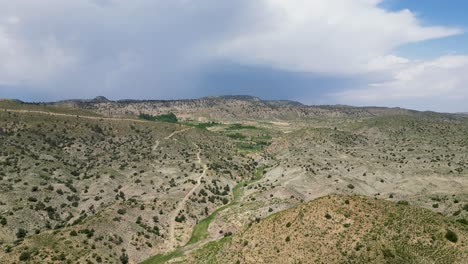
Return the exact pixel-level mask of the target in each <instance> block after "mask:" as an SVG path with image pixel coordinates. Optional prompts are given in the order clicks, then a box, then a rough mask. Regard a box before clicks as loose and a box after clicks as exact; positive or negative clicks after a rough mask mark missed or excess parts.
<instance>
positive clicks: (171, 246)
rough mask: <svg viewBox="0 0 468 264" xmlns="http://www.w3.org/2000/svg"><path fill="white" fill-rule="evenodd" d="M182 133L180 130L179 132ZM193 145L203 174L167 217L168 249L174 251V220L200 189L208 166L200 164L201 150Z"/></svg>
mask: <svg viewBox="0 0 468 264" xmlns="http://www.w3.org/2000/svg"><path fill="white" fill-rule="evenodd" d="M181 131H182V130H181ZM193 145H195V146H196V147H197V148H198V149H199V150H198V152H197V159H198V161H197V162H198V164H200V165H202V167H203V172H202V174H201V175H200V176H199V177H198V179H197V183H196V184H195V185H194V186H193V188H192V189H191V190H190V191H189V192H188V193H187V194H186V195H185V196H184V198H183V199H182V200H181V201H180V202H179V203H178V204H177V207H176V208H175V209H174V210H173V211H172V212H171V214H170V215H169V221H170V222H169V231H168V234H169V238H168V242H167V244H168V248H169V249H175V248H177V246H178V243H177V239H176V236H175V225H176V221H175V218H176V217H177V215H179V212H180V211H182V210H183V209H184V207H185V204H186V203H187V201H188V199H189V198H190V196H191V195H192V194H193V193H194V192H195V190H196V189H198V187H200V185H201V182H202V179H203V177H205V175H206V171H207V170H208V166H207V165H206V164H205V163H203V162H202V159H201V157H200V155H201V148H200V147H199V146H198V145H197V144H195V143H193Z"/></svg>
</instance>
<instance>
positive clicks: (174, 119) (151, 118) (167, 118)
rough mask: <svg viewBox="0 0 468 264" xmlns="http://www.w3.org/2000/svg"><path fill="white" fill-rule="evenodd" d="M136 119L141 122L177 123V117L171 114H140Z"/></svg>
mask: <svg viewBox="0 0 468 264" xmlns="http://www.w3.org/2000/svg"><path fill="white" fill-rule="evenodd" d="M138 118H140V119H143V120H148V121H160V122H167V123H177V121H178V120H177V116H176V115H175V114H173V113H169V114H162V115H157V116H153V115H149V114H143V113H140V114H139V115H138Z"/></svg>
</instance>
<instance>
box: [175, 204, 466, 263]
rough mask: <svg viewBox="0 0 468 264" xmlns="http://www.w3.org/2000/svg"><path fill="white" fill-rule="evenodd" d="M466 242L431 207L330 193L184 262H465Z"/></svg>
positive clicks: (459, 227)
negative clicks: (428, 208)
mask: <svg viewBox="0 0 468 264" xmlns="http://www.w3.org/2000/svg"><path fill="white" fill-rule="evenodd" d="M467 238H468V229H467V227H466V226H465V227H464V226H463V225H462V224H459V223H454V222H450V221H449V220H447V219H446V218H444V217H443V216H440V215H438V214H435V213H433V212H431V211H429V210H426V209H420V208H416V207H413V206H409V205H404V203H400V204H395V203H392V202H387V201H383V200H377V199H373V198H367V197H362V196H339V195H338V196H337V195H331V196H326V197H322V198H319V199H317V200H313V201H311V202H309V203H306V204H301V205H299V206H297V207H295V208H292V209H288V210H285V211H283V212H280V213H277V214H274V215H271V216H269V217H267V218H265V219H262V220H259V221H254V222H252V223H251V224H250V225H249V226H248V227H247V228H246V229H245V230H243V231H241V232H239V233H238V234H236V235H234V236H233V237H232V238H231V237H226V238H224V239H222V240H221V241H219V242H213V243H209V244H207V245H206V246H204V247H202V248H201V249H199V250H197V251H195V252H193V253H192V254H191V255H190V256H188V257H186V258H185V259H184V260H183V261H181V263H186V262H190V263H465V260H466V257H467V256H468V255H467V254H468V244H467ZM175 262H177V261H175Z"/></svg>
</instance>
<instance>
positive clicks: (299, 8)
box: [218, 0, 461, 74]
mask: <svg viewBox="0 0 468 264" xmlns="http://www.w3.org/2000/svg"><path fill="white" fill-rule="evenodd" d="M380 2H381V1H375V0H354V1H350V0H327V1H322V0H288V1H284V0H261V1H260V2H259V3H260V4H258V5H257V6H256V9H255V12H251V13H250V14H251V15H250V17H248V19H247V20H246V21H247V22H246V23H243V24H241V25H242V26H244V27H245V29H244V30H241V32H239V33H238V34H235V35H233V36H231V37H230V38H228V39H226V40H225V42H224V43H222V45H221V46H220V47H219V48H218V53H219V54H220V55H221V56H227V57H229V58H231V59H232V60H241V61H242V62H244V63H251V64H266V65H270V66H274V67H279V68H282V69H286V70H293V71H306V72H325V73H345V74H354V73H362V72H366V71H373V70H382V66H383V64H382V63H376V62H375V60H376V58H384V60H385V61H386V62H385V63H386V64H388V62H389V60H388V59H389V58H390V57H387V56H388V55H389V53H391V51H392V50H393V49H395V48H397V47H399V46H401V45H404V44H407V43H411V42H418V41H423V40H428V39H434V38H440V37H446V36H451V35H454V34H460V33H461V30H459V29H456V28H446V27H437V26H435V27H424V26H421V25H420V23H419V21H418V20H417V18H416V17H415V15H414V14H413V13H411V12H410V11H409V10H402V11H399V12H389V11H386V10H384V9H382V8H381V7H379V6H378V4H379V3H380ZM390 59H391V58H390ZM397 63H401V61H398V62H397ZM371 66H376V68H375V69H374V68H372V67H371ZM389 66H390V65H389Z"/></svg>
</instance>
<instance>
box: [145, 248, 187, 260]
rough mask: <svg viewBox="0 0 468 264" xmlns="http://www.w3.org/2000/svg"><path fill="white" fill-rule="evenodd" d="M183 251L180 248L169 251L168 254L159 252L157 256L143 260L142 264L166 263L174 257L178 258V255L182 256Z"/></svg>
mask: <svg viewBox="0 0 468 264" xmlns="http://www.w3.org/2000/svg"><path fill="white" fill-rule="evenodd" d="M182 254H183V252H182V250H181V249H180V248H178V249H176V250H174V251H172V252H169V253H167V254H158V255H156V256H153V257H151V258H149V259H147V260H145V261H143V262H141V264H162V263H166V262H167V261H169V260H171V259H173V258H177V257H180V256H182Z"/></svg>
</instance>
